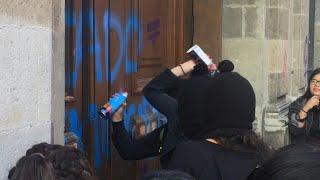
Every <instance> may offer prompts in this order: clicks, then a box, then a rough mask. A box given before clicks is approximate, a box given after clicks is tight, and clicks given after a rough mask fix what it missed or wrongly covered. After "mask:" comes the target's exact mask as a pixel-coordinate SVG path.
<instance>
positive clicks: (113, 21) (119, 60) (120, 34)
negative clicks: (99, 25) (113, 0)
mask: <svg viewBox="0 0 320 180" xmlns="http://www.w3.org/2000/svg"><path fill="white" fill-rule="evenodd" d="M109 24H110V28H113V29H114V30H115V31H116V32H117V34H118V38H119V45H120V47H119V55H118V58H117V60H116V64H115V65H114V67H113V68H112V70H111V75H110V81H111V84H112V83H113V82H114V80H115V79H116V77H117V74H118V73H119V71H120V67H121V63H122V59H123V53H124V44H123V42H124V40H123V32H122V28H121V24H120V22H119V21H117V19H116V18H114V17H113V16H112V15H111V16H110V22H109ZM105 33H107V32H105Z"/></svg>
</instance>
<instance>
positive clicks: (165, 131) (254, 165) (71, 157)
mask: <svg viewBox="0 0 320 180" xmlns="http://www.w3.org/2000/svg"><path fill="white" fill-rule="evenodd" d="M209 70H210V67H208V66H207V65H206V64H204V63H203V62H202V61H195V60H189V61H186V62H185V63H183V64H180V65H178V66H176V67H174V68H172V69H168V68H167V69H165V70H164V71H163V72H162V73H160V74H159V75H158V76H156V77H155V78H154V79H153V80H151V81H150V82H149V83H148V84H147V85H146V86H145V87H144V89H143V93H144V96H145V98H146V99H147V100H148V101H149V103H150V104H151V105H152V106H153V107H154V108H155V109H157V110H158V111H159V112H160V113H162V114H163V115H164V116H166V118H167V119H168V121H167V123H166V124H164V125H162V126H161V127H159V128H157V129H155V130H154V131H152V132H151V133H149V134H147V135H145V136H144V137H142V138H139V139H132V138H131V137H130V135H129V134H128V133H127V131H126V129H125V126H124V122H123V110H124V108H125V106H126V103H125V102H123V105H122V107H120V108H119V110H118V111H117V112H116V113H115V114H114V115H113V116H112V128H113V134H112V140H113V143H114V145H115V147H116V149H117V151H118V152H119V154H120V156H121V157H122V158H123V159H125V160H140V159H144V158H149V157H155V156H158V157H160V162H161V167H162V170H159V171H155V172H149V173H147V174H145V176H144V177H143V180H161V179H166V180H170V179H176V180H180V179H181V180H191V179H192V180H246V179H247V180H278V179H279V180H280V179H281V180H289V179H290V180H298V179H304V180H315V179H318V177H319V176H320V161H319V160H320V141H319V139H320V122H319V121H320V110H319V109H320V106H319V101H320V69H316V70H314V71H313V72H312V74H311V76H310V78H309V80H308V88H307V91H306V92H305V94H304V95H303V96H301V97H299V98H298V99H297V100H295V101H294V102H292V103H291V104H290V106H289V114H288V124H289V133H290V137H291V138H290V139H291V142H292V144H291V145H289V146H286V147H283V148H280V149H279V150H275V149H274V148H273V147H272V146H271V145H270V144H268V143H266V142H264V141H263V140H262V139H261V138H260V137H259V136H258V135H257V134H256V133H255V132H254V131H253V125H252V123H253V121H254V120H255V107H256V98H255V93H254V90H253V88H252V86H251V84H250V82H249V81H248V80H247V79H246V78H244V77H243V76H241V75H240V74H239V73H237V72H234V65H233V63H232V62H231V61H229V60H224V61H221V62H220V63H219V64H218V70H219V73H215V74H214V75H212V74H211V73H210V71H209ZM187 74H190V75H189V77H188V78H181V77H182V76H186V75H187ZM66 137H67V138H66V140H67V141H68V142H70V143H67V144H68V145H66V146H60V145H51V144H47V143H41V144H37V145H34V146H33V147H32V148H31V149H29V150H27V152H26V155H25V156H24V157H22V158H21V159H20V160H19V161H18V162H17V163H16V166H15V167H13V168H12V169H11V170H10V172H9V175H8V179H9V180H20V179H21V180H22V179H27V180H28V179H30V180H31V179H33V180H38V179H44V180H53V179H66V180H67V179H70V180H71V179H80V180H81V179H83V180H91V179H92V180H93V179H97V177H95V175H94V171H93V169H92V167H91V166H90V163H89V161H88V160H87V158H86V156H85V155H84V154H83V153H82V152H80V151H79V150H78V149H77V146H76V142H77V139H76V138H72V136H71V135H67V136H66Z"/></svg>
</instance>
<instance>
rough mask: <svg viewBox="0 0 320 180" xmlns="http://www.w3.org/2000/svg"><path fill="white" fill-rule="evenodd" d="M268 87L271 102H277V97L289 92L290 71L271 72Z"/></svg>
mask: <svg viewBox="0 0 320 180" xmlns="http://www.w3.org/2000/svg"><path fill="white" fill-rule="evenodd" d="M268 87H269V101H270V102H275V101H276V100H277V98H279V97H281V96H284V95H286V94H288V72H281V73H270V75H269V86H268Z"/></svg>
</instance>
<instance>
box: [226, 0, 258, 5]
mask: <svg viewBox="0 0 320 180" xmlns="http://www.w3.org/2000/svg"><path fill="white" fill-rule="evenodd" d="M255 1H256V0H224V1H223V4H224V5H230V4H239V5H252V4H254V3H255Z"/></svg>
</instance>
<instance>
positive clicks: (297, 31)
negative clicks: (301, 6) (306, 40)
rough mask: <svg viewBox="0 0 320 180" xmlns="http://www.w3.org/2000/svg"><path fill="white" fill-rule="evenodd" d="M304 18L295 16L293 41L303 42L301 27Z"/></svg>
mask: <svg viewBox="0 0 320 180" xmlns="http://www.w3.org/2000/svg"><path fill="white" fill-rule="evenodd" d="M303 20H304V17H302V16H299V15H297V16H293V40H298V41H301V40H302V36H301V28H302V27H301V25H302V24H303Z"/></svg>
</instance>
